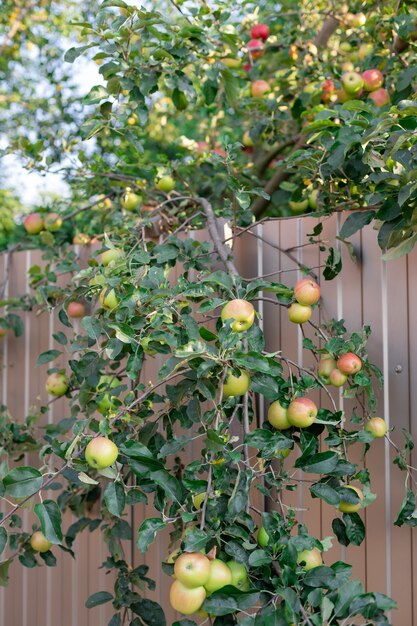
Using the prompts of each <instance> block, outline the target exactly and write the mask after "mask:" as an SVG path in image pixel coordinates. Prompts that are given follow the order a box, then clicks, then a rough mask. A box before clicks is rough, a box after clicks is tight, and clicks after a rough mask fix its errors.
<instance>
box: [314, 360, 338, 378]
mask: <svg viewBox="0 0 417 626" xmlns="http://www.w3.org/2000/svg"><path fill="white" fill-rule="evenodd" d="M335 368H336V361H335V359H334V358H333V357H332V355H331V354H322V355H321V357H320V361H319V365H318V368H317V373H318V376H319V378H320V380H322V381H323V382H324V383H326V384H328V382H329V377H330V374H331V373H332V371H333V370H334V369H335Z"/></svg>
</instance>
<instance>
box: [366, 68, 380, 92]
mask: <svg viewBox="0 0 417 626" xmlns="http://www.w3.org/2000/svg"><path fill="white" fill-rule="evenodd" d="M362 80H363V88H364V89H365V91H375V90H376V89H379V88H380V87H382V85H383V84H384V75H383V74H382V72H380V71H379V70H375V69H372V70H366V71H365V72H363V73H362Z"/></svg>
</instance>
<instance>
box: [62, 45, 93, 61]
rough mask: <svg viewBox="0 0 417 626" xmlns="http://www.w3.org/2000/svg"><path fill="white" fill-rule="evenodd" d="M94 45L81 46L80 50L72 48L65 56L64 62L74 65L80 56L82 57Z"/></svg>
mask: <svg viewBox="0 0 417 626" xmlns="http://www.w3.org/2000/svg"><path fill="white" fill-rule="evenodd" d="M93 45H94V44H88V45H87V46H80V47H79V48H70V49H69V50H67V51H66V53H65V54H64V61H66V62H67V63H74V61H75V60H76V59H78V57H79V56H81V55H82V54H83V53H84V52H85V51H86V50H88V49H89V48H91V47H92V46H93Z"/></svg>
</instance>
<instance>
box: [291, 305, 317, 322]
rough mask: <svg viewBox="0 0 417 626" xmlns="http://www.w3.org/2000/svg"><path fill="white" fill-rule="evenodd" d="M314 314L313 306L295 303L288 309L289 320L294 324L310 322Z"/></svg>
mask: <svg viewBox="0 0 417 626" xmlns="http://www.w3.org/2000/svg"><path fill="white" fill-rule="evenodd" d="M312 312H313V311H312V309H311V306H303V305H302V304H299V303H298V302H293V303H292V305H291V306H290V307H289V309H288V319H289V320H290V322H293V323H294V324H304V322H308V320H309V319H310V317H311V314H312Z"/></svg>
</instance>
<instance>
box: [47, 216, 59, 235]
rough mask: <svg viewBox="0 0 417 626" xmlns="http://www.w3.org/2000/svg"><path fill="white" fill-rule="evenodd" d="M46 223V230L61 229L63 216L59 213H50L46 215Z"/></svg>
mask: <svg viewBox="0 0 417 626" xmlns="http://www.w3.org/2000/svg"><path fill="white" fill-rule="evenodd" d="M44 225H45V228H46V230H49V231H50V232H55V231H56V230H59V229H60V228H61V226H62V217H61V216H60V215H58V213H48V215H47V216H46V217H45V220H44Z"/></svg>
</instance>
